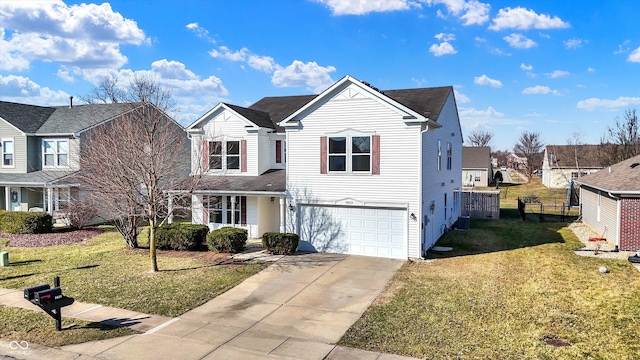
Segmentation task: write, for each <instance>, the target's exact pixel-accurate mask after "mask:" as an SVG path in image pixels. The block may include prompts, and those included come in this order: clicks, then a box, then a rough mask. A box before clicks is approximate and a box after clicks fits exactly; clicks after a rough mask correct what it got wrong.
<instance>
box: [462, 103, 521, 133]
mask: <svg viewBox="0 0 640 360" xmlns="http://www.w3.org/2000/svg"><path fill="white" fill-rule="evenodd" d="M458 114H459V115H460V123H461V125H462V126H463V127H464V128H465V129H468V130H473V129H476V128H478V127H489V126H495V125H518V124H527V123H528V122H527V121H522V120H515V119H509V118H506V117H505V114H504V113H502V112H500V111H497V110H496V109H494V108H493V107H491V106H489V107H487V109H486V110H482V109H475V108H465V107H459V108H458Z"/></svg>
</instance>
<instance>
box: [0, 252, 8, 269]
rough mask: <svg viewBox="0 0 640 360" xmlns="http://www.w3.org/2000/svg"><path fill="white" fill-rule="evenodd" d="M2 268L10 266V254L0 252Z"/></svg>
mask: <svg viewBox="0 0 640 360" xmlns="http://www.w3.org/2000/svg"><path fill="white" fill-rule="evenodd" d="M0 266H9V253H8V252H7V251H0Z"/></svg>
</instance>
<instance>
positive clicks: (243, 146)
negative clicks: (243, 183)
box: [240, 140, 247, 172]
mask: <svg viewBox="0 0 640 360" xmlns="http://www.w3.org/2000/svg"><path fill="white" fill-rule="evenodd" d="M240 172H247V140H240Z"/></svg>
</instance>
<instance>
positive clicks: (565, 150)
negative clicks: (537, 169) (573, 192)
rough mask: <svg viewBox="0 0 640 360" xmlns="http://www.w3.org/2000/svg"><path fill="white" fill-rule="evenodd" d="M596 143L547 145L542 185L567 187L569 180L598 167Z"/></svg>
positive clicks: (557, 187)
mask: <svg viewBox="0 0 640 360" xmlns="http://www.w3.org/2000/svg"><path fill="white" fill-rule="evenodd" d="M599 151H600V147H599V146H598V145H547V147H546V148H545V149H544V159H543V162H542V185H544V186H546V187H548V188H551V189H559V188H565V189H566V188H567V186H569V182H571V180H575V179H577V178H579V177H581V176H585V175H589V174H591V173H594V172H596V171H598V170H600V169H602V165H601V163H600V156H599Z"/></svg>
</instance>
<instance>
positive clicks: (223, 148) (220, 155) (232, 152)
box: [209, 141, 240, 170]
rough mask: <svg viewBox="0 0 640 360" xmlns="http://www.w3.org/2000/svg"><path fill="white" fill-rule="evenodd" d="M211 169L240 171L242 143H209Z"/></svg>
mask: <svg viewBox="0 0 640 360" xmlns="http://www.w3.org/2000/svg"><path fill="white" fill-rule="evenodd" d="M209 169H218V170H222V169H226V170H239V169H240V141H209Z"/></svg>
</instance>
